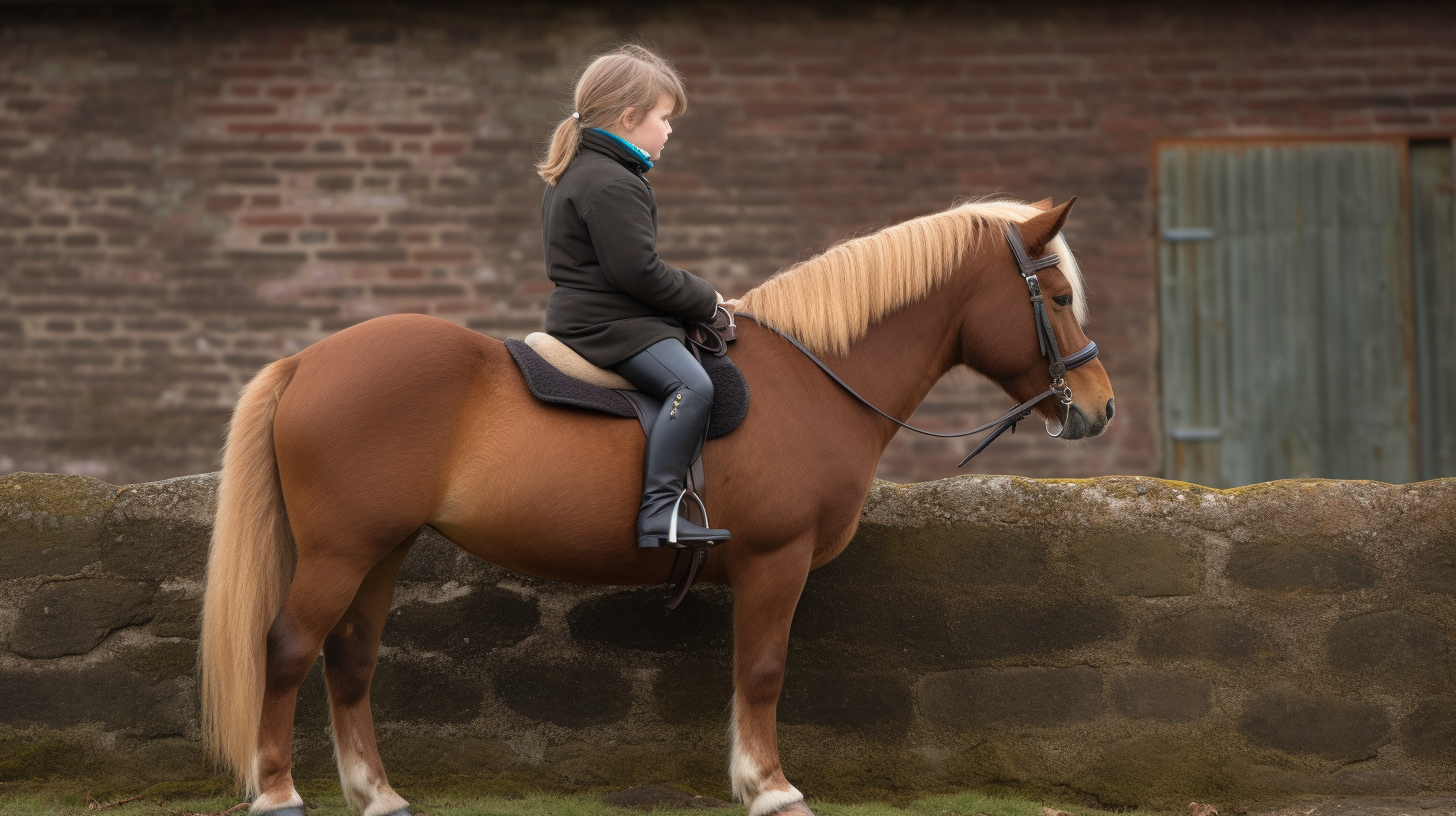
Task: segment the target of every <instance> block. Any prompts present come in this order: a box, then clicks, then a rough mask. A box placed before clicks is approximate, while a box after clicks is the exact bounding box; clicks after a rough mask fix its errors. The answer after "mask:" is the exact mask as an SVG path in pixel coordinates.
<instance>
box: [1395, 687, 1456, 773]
mask: <svg viewBox="0 0 1456 816" xmlns="http://www.w3.org/2000/svg"><path fill="white" fill-rule="evenodd" d="M1400 740H1401V745H1402V747H1404V748H1405V752H1406V753H1407V754H1410V755H1411V756H1413V757H1416V758H1417V759H1423V760H1426V761H1428V762H1442V763H1448V764H1450V763H1456V695H1450V694H1444V695H1441V696H1438V697H1427V698H1425V699H1423V700H1421V701H1420V703H1419V704H1417V705H1416V709H1415V711H1412V712H1411V713H1410V715H1409V716H1407V717H1406V718H1405V722H1404V723H1402V724H1401V729H1400Z"/></svg>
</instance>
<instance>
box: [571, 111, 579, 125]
mask: <svg viewBox="0 0 1456 816" xmlns="http://www.w3.org/2000/svg"><path fill="white" fill-rule="evenodd" d="M571 118H572V119H575V120H577V121H578V122H580V121H581V112H580V111H572V113H571Z"/></svg>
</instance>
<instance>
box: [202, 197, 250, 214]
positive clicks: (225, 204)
mask: <svg viewBox="0 0 1456 816" xmlns="http://www.w3.org/2000/svg"><path fill="white" fill-rule="evenodd" d="M241 206H243V197H242V196H240V195H237V194H236V193H228V194H222V195H211V196H208V197H207V209H208V210H209V211H210V212H224V211H226V210H236V209H237V208H239V207H241Z"/></svg>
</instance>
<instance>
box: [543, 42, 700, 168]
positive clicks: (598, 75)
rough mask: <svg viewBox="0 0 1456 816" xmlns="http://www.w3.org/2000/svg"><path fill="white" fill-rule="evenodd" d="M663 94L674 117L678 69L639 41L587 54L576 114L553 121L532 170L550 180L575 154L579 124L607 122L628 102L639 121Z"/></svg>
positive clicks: (678, 108) (680, 98)
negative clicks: (543, 152)
mask: <svg viewBox="0 0 1456 816" xmlns="http://www.w3.org/2000/svg"><path fill="white" fill-rule="evenodd" d="M663 94H667V95H669V96H671V97H672V116H673V118H677V117H679V116H682V115H683V112H685V111H686V110H687V109H688V92H687V88H685V87H684V86H683V78H682V75H681V74H679V73H678V72H677V69H676V68H673V67H672V63H670V62H668V61H667V60H665V59H663V58H662V57H660V56H658V55H657V54H655V53H653V52H651V51H649V50H647V49H646V48H643V47H642V46H640V45H624V46H621V47H619V48H617V49H616V50H614V51H612V52H610V53H607V54H603V55H601V56H600V57H597V58H596V59H594V60H592V61H591V64H590V65H588V66H587V67H586V70H585V71H583V72H582V74H581V79H578V80H577V81H576V93H575V94H574V97H575V103H576V114H575V115H572V116H568V117H566V118H565V119H563V120H561V123H560V124H558V125H557V126H556V130H555V132H553V133H552V134H551V142H550V145H549V146H548V147H547V148H546V158H544V159H542V160H541V161H540V162H538V163H537V164H536V172H537V173H539V174H541V178H543V179H545V180H546V183H547V184H553V185H554V184H555V183H556V181H557V179H560V178H561V174H562V173H565V172H566V168H567V167H569V166H570V165H571V160H572V159H574V158H576V151H577V150H578V149H579V148H580V147H581V130H582V128H608V127H611V126H613V125H615V124H617V122H618V121H620V120H621V118H622V114H624V113H626V112H627V110H628V109H629V108H630V109H631V110H632V114H633V117H634V118H635V119H636V120H637V121H640V120H641V118H642V117H643V116H646V115H647V114H648V113H649V112H651V110H652V109H653V108H654V107H656V106H657V100H658V99H659V98H661V96H662V95H663ZM578 115H579V116H580V117H581V118H580V119H577V116H578Z"/></svg>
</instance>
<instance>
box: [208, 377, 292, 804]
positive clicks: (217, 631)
mask: <svg viewBox="0 0 1456 816" xmlns="http://www.w3.org/2000/svg"><path fill="white" fill-rule="evenodd" d="M297 367H298V363H297V362H296V361H294V360H293V359H291V358H290V359H286V360H279V361H278V362H276V363H273V364H272V365H270V366H268V367H267V368H264V369H263V370H262V371H260V372H258V376H256V377H254V378H253V381H252V382H251V383H249V384H248V386H247V388H245V389H243V394H242V396H241V397H240V398H239V399H238V405H237V408H236V409H234V411H233V419H232V424H231V425H230V426H229V428H228V435H227V446H226V447H225V449H224V452H223V461H222V483H221V484H220V485H219V487H218V496H217V521H216V523H215V524H214V526H213V528H212V550H211V553H210V554H209V556H208V559H207V591H206V594H205V595H204V598H203V605H202V642H201V646H200V654H199V663H200V664H201V680H200V686H201V688H200V692H201V697H202V736H203V740H204V742H205V743H206V745H207V749H208V752H209V754H210V756H211V758H212V759H213V761H215V762H217V763H218V764H220V765H221V766H223V767H225V768H227V769H230V770H231V771H232V772H233V774H234V775H235V776H236V777H237V779H238V780H239V782H241V783H242V784H243V786H244V787H245V788H246V789H247V791H248V793H249V794H252V793H257V792H258V791H259V785H258V782H259V780H258V763H257V754H258V726H259V721H260V718H261V717H262V710H263V683H264V673H265V669H266V661H267V637H268V628H269V627H270V626H272V625H273V619H274V618H275V617H277V615H278V610H279V609H281V608H282V606H283V598H284V595H285V593H286V592H287V591H288V584H289V581H290V580H291V579H292V572H293V550H294V546H293V534H292V532H291V531H290V530H289V527H288V517H287V515H286V514H285V512H284V509H283V491H282V488H281V486H280V485H279V482H278V463H277V458H276V456H275V454H274V451H273V419H274V416H275V415H276V414H277V412H278V401H279V399H280V398H281V397H282V396H283V389H285V388H287V387H288V383H289V382H290V381H291V380H292V379H293V374H294V371H295V370H296V369H297Z"/></svg>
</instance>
